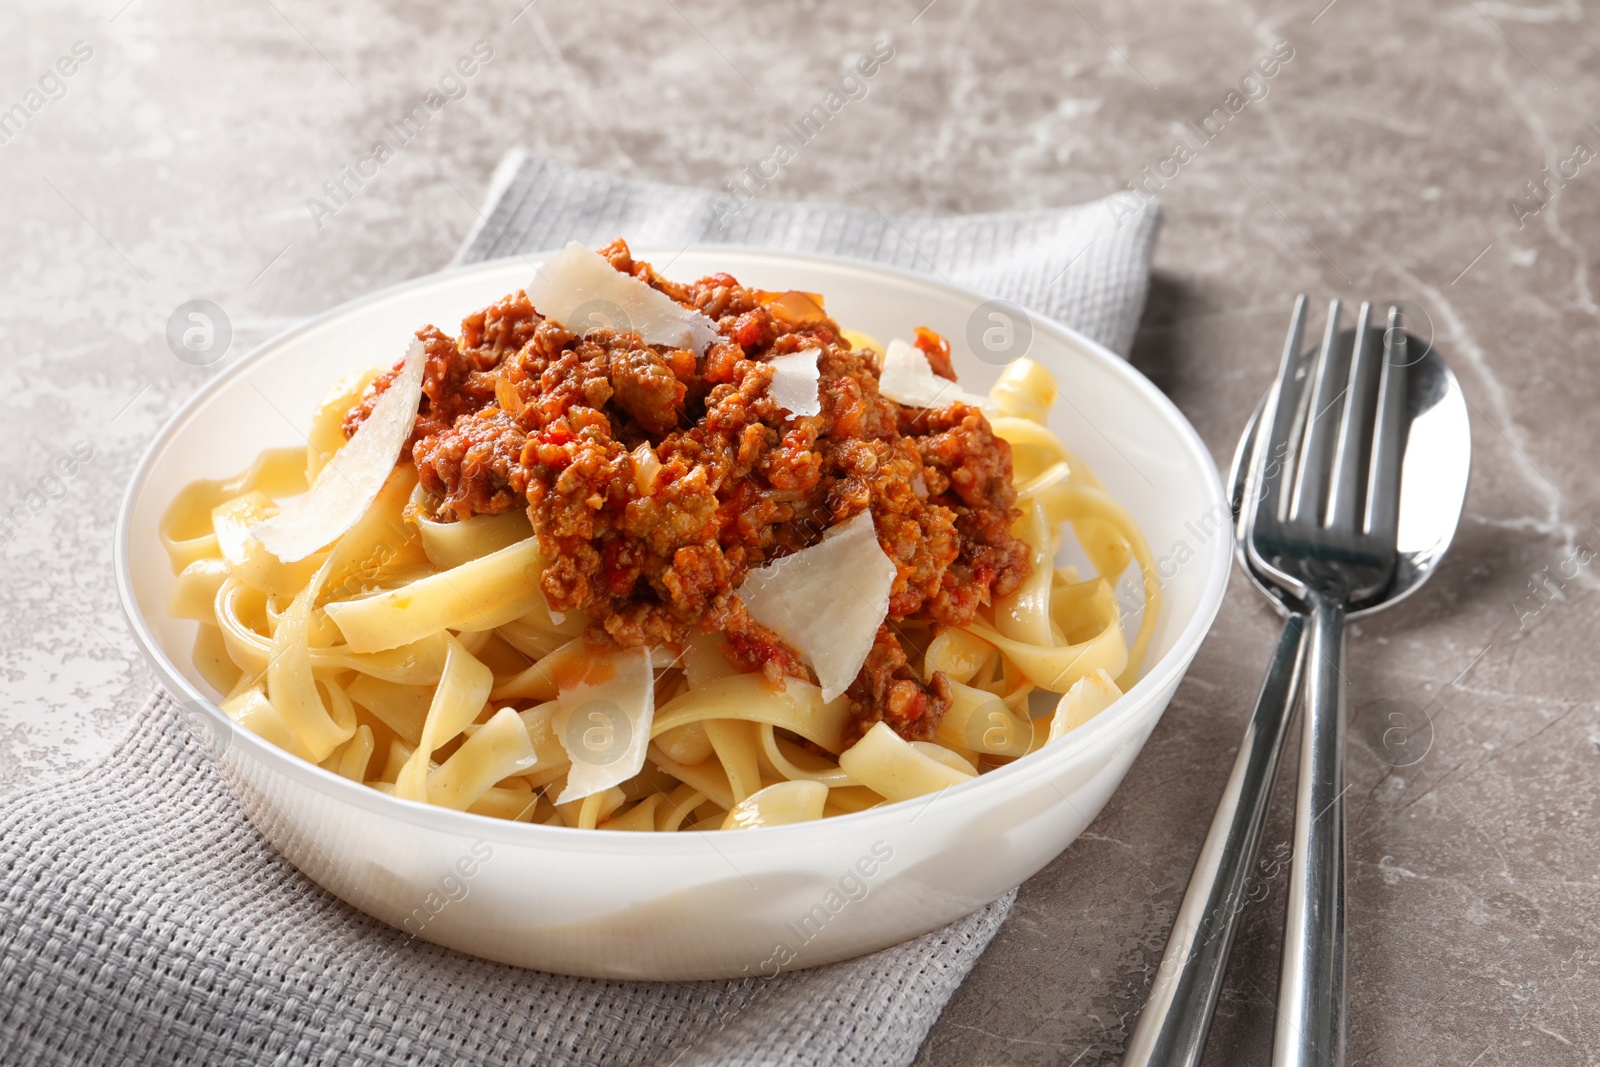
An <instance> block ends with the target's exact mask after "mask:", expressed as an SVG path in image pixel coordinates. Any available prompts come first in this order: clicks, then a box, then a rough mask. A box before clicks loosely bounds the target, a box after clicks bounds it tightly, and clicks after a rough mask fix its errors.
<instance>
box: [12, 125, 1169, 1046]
mask: <svg viewBox="0 0 1600 1067" xmlns="http://www.w3.org/2000/svg"><path fill="white" fill-rule="evenodd" d="M489 200H490V202H489V204H488V206H487V208H486V210H485V212H484V216H485V217H484V221H483V224H482V225H481V226H480V227H479V228H478V229H477V230H476V232H475V233H474V234H473V235H472V236H471V237H470V238H469V239H468V241H467V242H466V243H465V244H464V245H463V248H462V252H461V254H460V255H458V257H457V259H458V260H459V261H463V262H468V261H475V260H481V259H485V258H489V257H493V256H499V255H509V254H512V253H514V252H527V251H533V250H537V249H542V248H550V247H555V246H559V245H561V244H562V243H564V242H566V241H568V240H574V239H576V240H581V241H585V242H591V243H592V242H600V241H606V240H609V239H611V238H612V237H615V236H618V235H622V236H625V237H627V238H628V239H629V240H630V241H631V242H632V243H633V244H634V245H635V246H636V247H642V246H645V245H663V244H674V243H678V244H682V245H684V246H688V245H690V244H692V243H702V242H715V241H731V242H737V243H740V244H762V245H770V246H774V247H780V248H787V249H796V250H805V251H813V252H832V253H839V254H844V255H851V256H857V257H860V258H866V259H874V260H878V261H881V262H885V263H891V264H895V265H898V266H903V267H908V268H911V269H921V270H928V271H933V272H937V273H939V274H941V275H943V276H944V277H946V278H948V279H949V280H951V281H953V282H956V283H958V284H966V285H969V286H972V287H974V288H978V289H982V290H985V291H988V292H992V293H995V294H997V295H999V296H1003V297H1006V298H1008V299H1011V300H1014V301H1016V302H1018V303H1020V304H1023V305H1025V306H1028V307H1031V308H1033V309H1035V310H1038V311H1042V312H1044V313H1045V314H1048V315H1053V316H1056V317H1058V318H1060V319H1062V320H1064V321H1066V322H1067V323H1069V324H1071V325H1074V326H1076V327H1078V328H1079V329H1081V330H1083V331H1084V332H1086V333H1088V334H1089V335H1091V336H1093V337H1095V338H1097V339H1099V340H1101V341H1103V342H1105V343H1106V344H1107V345H1109V346H1110V347H1112V348H1114V349H1116V350H1117V351H1120V352H1126V351H1127V347H1128V345H1129V343H1130V342H1131V340H1132V337H1133V330H1134V326H1135V324H1136V323H1137V321H1138V316H1139V312H1140V309H1141V308H1142V306H1143V303H1144V296H1145V286H1146V282H1147V273H1148V268H1149V257H1150V249H1151V246H1152V244H1153V242H1154V238H1155V230H1156V223H1157V216H1156V213H1155V211H1154V209H1148V210H1144V209H1141V210H1137V211H1135V212H1132V213H1129V212H1127V211H1125V210H1123V209H1122V206H1121V205H1120V204H1117V205H1115V206H1113V205H1111V204H1110V203H1108V202H1100V203H1096V204H1088V205H1084V206H1081V207H1076V208H1068V209H1061V210H1043V211H1029V212H1008V213H1005V214H996V215H982V216H968V217H962V218H950V219H903V220H894V221H891V220H890V219H888V218H886V217H884V216H883V215H881V214H880V213H878V212H877V211H876V210H875V209H873V208H871V207H870V206H862V207H840V206H837V205H829V204H810V203H800V204H795V203H777V202H764V201H761V200H759V199H756V200H749V201H745V200H743V199H741V198H737V197H730V196H716V195H713V194H708V193H705V192H702V191H696V190H689V189H680V188H673V187H669V186H662V185H644V184H636V183H629V182H621V181H617V180H615V179H612V178H608V177H605V176H602V175H597V174H588V173H583V172H579V171H574V170H570V169H567V168H564V167H560V166H557V165H556V164H553V163H549V162H544V161H538V160H532V159H527V158H525V157H522V156H520V155H516V156H513V157H508V159H507V161H506V163H505V164H503V165H502V167H501V168H500V170H499V171H497V173H496V177H495V180H494V182H493V183H492V187H491V194H490V198H489ZM182 723H183V720H182V718H181V717H180V716H179V714H178V713H177V710H176V708H175V706H174V705H173V703H172V702H171V701H170V700H167V699H166V698H164V697H161V698H157V699H154V700H152V701H151V703H150V704H149V705H148V706H147V707H146V708H145V709H144V711H143V712H142V714H141V715H140V716H139V719H138V721H137V723H136V725H135V726H134V729H133V731H132V734H131V736H130V737H129V739H128V740H127V741H126V742H125V743H124V744H123V745H122V747H121V748H120V750H119V751H118V752H117V754H116V755H114V756H113V757H112V758H111V759H109V760H108V761H107V762H106V763H104V764H103V765H102V766H100V767H98V768H96V769H95V770H94V771H92V772H90V773H88V774H86V775H84V776H82V777H81V778H78V779H76V780H72V781H68V782H65V783H62V784H59V785H56V786H53V787H50V788H46V789H42V790H35V791H32V792H24V793H21V794H13V795H12V796H10V797H7V798H5V799H4V802H3V807H0V1062H4V1063H6V1064H127V1063H138V1064H162V1065H171V1064H242V1063H282V1064H302V1063H318V1064H321V1063H327V1064H335V1063H337V1064H358V1063H371V1064H454V1063H469V1064H510V1063H518V1064H540V1065H545V1064H549V1065H566V1064H572V1065H580V1064H581V1065H588V1064H606V1065H618V1067H623V1065H635V1064H636V1065H640V1067H667V1065H674V1064H676V1065H681V1067H690V1065H702V1064H703V1065H710V1064H718V1065H757V1064H761V1065H779V1064H783V1065H789V1064H808V1065H809V1064H871V1065H883V1064H898V1065H904V1064H909V1063H910V1062H911V1060H912V1059H913V1058H914V1057H915V1055H916V1052H917V1049H918V1047H919V1046H920V1044H921V1043H922V1040H923V1038H924V1036H925V1035H926V1034H927V1032H928V1029H929V1027H931V1026H932V1025H933V1022H934V1020H935V1019H936V1018H937V1017H938V1014H939V1012H940V1010H941V1009H942V1008H943V1007H944V1004H945V1002H946V1001H947V1000H948V999H949V997H950V995H951V993H952V992H954V990H955V988H956V986H957V985H959V984H960V982H961V980H962V979H963V978H964V977H965V976H966V974H967V972H968V971H969V970H970V969H971V968H972V965H973V963H974V962H975V961H976V959H977V957H978V955H979V953H981V952H982V951H983V949H984V947H985V946H986V945H987V944H988V943H989V940H990V938H991V937H993V936H994V933H995V931H996V930H997V929H998V928H999V926H1000V923H1001V922H1002V921H1004V919H1005V917H1006V914H1007V912H1008V911H1009V909H1010V907H1011V901H1012V899H1013V898H1014V894H1008V895H1006V896H1005V897H1003V898H1002V899H1000V900H998V901H995V902H994V903H992V904H989V905H988V906H986V907H984V908H983V909H981V910H979V911H978V912H976V913H974V914H973V915H971V916H968V917H967V918H965V919H962V920H961V921H959V922H957V923H954V924H953V925H951V926H949V927H947V928H945V929H943V930H940V931H937V932H935V933H932V934H929V935H927V936H925V937H921V938H918V939H917V940H915V941H911V942H908V943H906V944H904V945H899V946H897V947H895V948H891V949H886V950H884V951H882V952H878V953H875V954H873V955H871V956H866V957H863V958H861V959H857V960H851V961H847V962H845V963H839V964H834V965H832V966H828V967H822V968H817V969H814V970H809V971H800V972H796V973H792V974H785V975H781V976H779V977H777V978H773V979H770V980H768V979H758V978H747V979H743V980H736V981H727V982H682V983H648V982H606V981H596V980H590V979H576V978H565V977H560V976H555V975H548V974H543V973H539V972H535V971H525V970H519V969H517V968H513V967H506V966H503V965H500V964H493V963H487V962H484V961H482V960H478V959H474V958H471V957H468V956H463V955H459V954H457V953H454V952H451V951H448V950H446V949H441V948H437V947H435V946H433V945H430V944H428V943H426V942H423V941H418V940H415V939H412V938H410V937H408V936H407V935H406V934H405V933H404V932H402V931H400V930H395V929H392V928H390V927H388V926H385V925H383V924H381V923H379V922H377V921H376V920H374V919H371V918H369V917H368V916H366V915H364V914H362V913H360V912H358V911H356V910H354V909H353V908H350V907H348V906H347V905H345V904H343V903H342V902H341V901H339V900H338V899H336V898H335V897H333V896H331V895H330V894H328V893H327V892H325V891H324V890H322V889H321V888H320V887H318V886H317V885H315V884H314V883H312V882H310V881H309V880H308V879H306V878H305V877H303V876H302V875H301V874H300V873H299V872H298V871H296V870H295V869H294V868H293V867H291V866H290V865H289V864H288V863H287V862H286V861H284V860H283V859H281V858H280V857H279V856H278V855H277V854H276V853H275V852H273V851H272V849H271V848H270V847H269V846H268V845H267V844H266V843H265V842H264V841H263V840H262V839H261V837H260V836H259V835H258V834H257V833H256V832H255V830H254V829H253V828H252V827H251V825H250V823H249V822H248V821H247V820H246V818H245V816H244V814H243V812H242V811H241V809H240V808H239V806H238V805H237V804H236V802H235V801H234V799H233V798H232V796H231V795H230V794H229V792H228V789H227V786H226V785H225V784H224V782H223V780H222V778H221V776H220V775H219V774H218V773H217V772H216V770H215V769H214V768H213V767H212V765H211V763H210V761H209V760H208V758H207V757H206V755H205V751H204V748H203V746H202V744H201V742H200V741H199V740H197V739H196V738H194V737H193V736H192V735H191V734H190V733H189V732H188V731H187V730H186V729H185V728H184V726H183V724H182Z"/></svg>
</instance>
